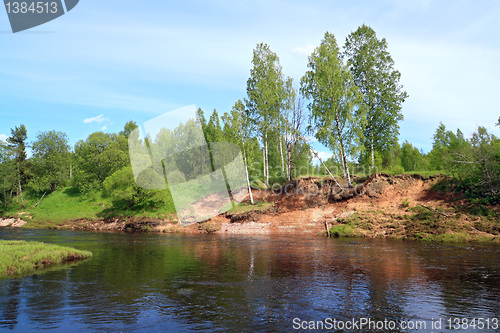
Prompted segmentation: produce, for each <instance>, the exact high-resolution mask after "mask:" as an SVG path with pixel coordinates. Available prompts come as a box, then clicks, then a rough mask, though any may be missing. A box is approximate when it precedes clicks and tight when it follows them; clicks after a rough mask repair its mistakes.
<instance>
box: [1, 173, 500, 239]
mask: <svg viewBox="0 0 500 333" xmlns="http://www.w3.org/2000/svg"><path fill="white" fill-rule="evenodd" d="M446 179H449V177H446V176H431V177H423V176H420V175H398V176H391V175H387V174H377V175H374V176H372V177H370V178H367V179H365V180H364V182H363V183H362V184H363V185H364V190H363V191H359V195H353V196H349V197H346V198H341V199H340V200H338V199H337V200H334V201H333V202H332V201H329V200H328V199H326V201H325V200H324V199H325V198H322V200H323V201H321V200H317V201H314V200H313V202H312V203H311V200H307V199H308V198H305V197H304V196H302V197H301V196H300V195H296V196H286V197H285V196H283V195H281V196H280V195H276V194H275V193H274V192H272V191H267V192H266V191H264V192H261V193H263V195H261V197H259V198H257V200H262V201H263V202H266V203H267V205H265V206H264V207H262V206H261V207H259V208H253V207H250V206H248V205H247V207H246V208H247V209H244V210H243V211H240V212H226V213H224V214H221V215H219V216H216V217H213V218H211V219H210V220H207V221H204V222H201V223H194V224H191V225H187V226H181V225H180V224H179V223H176V221H172V220H171V219H169V220H167V219H159V218H144V217H142V218H141V217H126V218H124V217H111V218H107V219H84V218H80V219H72V220H68V221H65V222H61V223H57V224H55V225H49V226H44V225H43V224H41V225H40V224H38V223H36V222H33V221H30V220H29V219H27V220H23V219H22V218H20V217H9V218H4V219H0V226H10V227H23V228H39V229H40V228H41V229H63V230H87V231H100V232H157V233H218V234H285V235H286V234H290V233H306V234H313V235H322V236H333V237H372V238H394V239H412V240H424V241H440V242H453V243H466V242H474V243H500V236H499V233H498V231H499V230H500V226H499V222H498V220H499V219H497V222H496V224H495V223H494V221H493V222H492V219H493V220H494V219H495V218H496V217H500V209H499V207H498V206H492V207H490V208H487V209H489V210H490V211H491V212H492V214H493V217H492V218H491V217H490V218H488V217H483V216H480V215H474V214H472V213H470V212H469V211H468V209H469V208H470V209H469V210H471V208H472V207H474V204H473V203H471V202H469V201H468V200H466V199H463V198H461V197H460V196H459V195H457V194H447V193H445V192H442V191H436V185H439V183H442V182H443V180H444V181H446ZM294 182H295V183H294V186H295V187H296V188H297V189H299V190H300V189H302V190H303V188H304V187H306V186H311V184H318V179H315V178H313V177H310V178H303V179H299V180H295V181H294ZM318 186H320V185H318ZM441 187H442V186H441ZM298 192H300V191H298ZM302 192H303V191H302ZM309 199H310V198H309ZM316 199H317V198H316ZM490 211H488V214H490ZM327 230H328V231H327Z"/></svg>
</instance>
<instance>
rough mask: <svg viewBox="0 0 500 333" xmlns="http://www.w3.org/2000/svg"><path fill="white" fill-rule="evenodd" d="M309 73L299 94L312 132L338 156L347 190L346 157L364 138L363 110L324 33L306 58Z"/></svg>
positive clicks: (331, 37) (330, 36)
mask: <svg viewBox="0 0 500 333" xmlns="http://www.w3.org/2000/svg"><path fill="white" fill-rule="evenodd" d="M307 66H308V68H309V70H308V71H307V72H306V74H305V75H304V77H303V78H302V80H301V91H302V94H303V95H304V97H305V98H307V99H309V105H308V107H309V110H310V111H311V129H312V130H313V131H314V132H315V137H316V138H317V139H318V141H319V142H321V143H322V144H324V145H325V146H327V147H329V148H330V149H332V151H334V152H336V153H337V155H338V156H339V157H340V160H341V164H342V169H343V172H344V177H345V178H346V180H347V184H348V186H349V187H351V186H352V184H351V177H350V174H349V168H348V160H347V156H348V155H354V154H355V153H356V152H357V149H358V148H359V147H360V144H361V142H362V140H363V138H364V136H363V131H362V129H363V128H364V126H365V123H366V114H365V109H364V108H362V107H359V106H360V103H361V96H360V94H359V92H358V88H357V87H356V85H355V84H354V81H353V79H352V75H351V72H350V71H349V69H348V68H347V66H345V65H344V63H343V61H342V54H341V53H340V51H339V48H338V45H337V41H336V39H335V36H334V35H333V34H331V33H329V32H327V33H326V34H325V37H324V39H323V40H322V41H321V45H320V46H319V47H317V48H316V49H315V50H314V52H313V54H311V56H309V64H308V65H307Z"/></svg>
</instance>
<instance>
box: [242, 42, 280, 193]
mask: <svg viewBox="0 0 500 333" xmlns="http://www.w3.org/2000/svg"><path fill="white" fill-rule="evenodd" d="M252 64H253V67H252V69H251V70H250V78H249V79H248V81H247V95H248V99H246V100H245V102H246V107H247V109H248V112H249V116H250V119H251V120H252V121H253V125H254V126H253V128H254V129H255V130H257V132H258V133H259V135H260V137H261V139H262V146H263V171H264V178H265V183H266V185H267V186H269V171H270V170H269V169H270V168H269V164H270V163H269V155H270V154H269V151H270V136H271V134H272V133H273V130H275V128H276V127H277V124H278V122H279V121H280V115H281V114H282V111H283V110H284V109H285V108H286V107H287V102H288V101H289V100H290V98H289V96H288V92H289V90H288V89H287V83H286V82H287V80H286V79H285V78H284V76H283V73H282V68H281V65H280V64H279V59H278V56H277V55H276V53H274V52H272V51H271V49H270V48H269V45H267V44H264V43H260V44H258V45H257V47H256V48H255V49H254V50H253V59H252ZM274 133H275V134H276V133H277V134H278V135H279V131H275V132H274ZM276 141H277V142H278V141H279V137H278V138H277V140H276ZM278 152H279V150H278Z"/></svg>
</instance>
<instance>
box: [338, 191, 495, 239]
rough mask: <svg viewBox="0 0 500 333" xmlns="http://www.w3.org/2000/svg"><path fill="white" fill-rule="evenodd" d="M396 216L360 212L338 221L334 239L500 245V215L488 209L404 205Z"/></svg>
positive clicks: (384, 213) (405, 201) (375, 211)
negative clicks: (372, 238)
mask: <svg viewBox="0 0 500 333" xmlns="http://www.w3.org/2000/svg"><path fill="white" fill-rule="evenodd" d="M401 206H402V207H404V210H403V211H402V212H401V213H399V214H395V213H394V212H387V211H385V210H384V209H377V210H361V211H357V212H355V213H354V214H352V215H351V216H349V217H348V218H345V219H338V220H337V221H336V223H337V224H336V225H334V226H332V227H331V228H330V230H329V233H330V236H333V237H373V236H374V235H376V236H378V237H388V238H395V239H410V240H423V241H433V242H447V243H464V242H475V243H491V242H495V243H500V222H499V221H500V212H499V211H498V210H496V209H493V208H490V207H486V206H476V205H472V204H471V205H463V206H454V207H446V208H444V207H438V208H433V207H428V206H423V205H420V204H417V205H411V204H410V203H409V202H408V201H407V200H403V201H402V202H401Z"/></svg>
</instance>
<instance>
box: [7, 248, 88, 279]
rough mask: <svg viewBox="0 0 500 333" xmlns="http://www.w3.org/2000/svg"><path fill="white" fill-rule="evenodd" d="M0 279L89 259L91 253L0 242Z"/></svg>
mask: <svg viewBox="0 0 500 333" xmlns="http://www.w3.org/2000/svg"><path fill="white" fill-rule="evenodd" d="M0 253H1V254H2V255H1V256H0V277H5V276H10V275H14V276H17V275H24V274H28V273H31V272H34V271H36V270H37V269H41V268H46V267H48V266H51V265H57V264H61V263H65V262H71V261H76V260H81V259H86V258H90V257H91V256H92V253H91V252H89V251H80V250H77V249H73V248H70V247H62V246H59V245H53V244H45V243H40V242H25V241H7V240H0Z"/></svg>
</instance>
